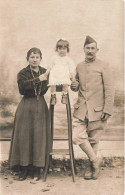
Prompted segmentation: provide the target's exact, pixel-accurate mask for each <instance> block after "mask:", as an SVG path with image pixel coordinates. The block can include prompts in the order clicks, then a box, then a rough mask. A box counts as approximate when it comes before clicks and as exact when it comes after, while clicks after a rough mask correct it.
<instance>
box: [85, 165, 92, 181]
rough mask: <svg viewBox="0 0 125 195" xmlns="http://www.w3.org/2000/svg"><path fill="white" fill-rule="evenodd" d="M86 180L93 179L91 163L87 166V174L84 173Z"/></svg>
mask: <svg viewBox="0 0 125 195" xmlns="http://www.w3.org/2000/svg"><path fill="white" fill-rule="evenodd" d="M84 179H87V180H89V179H92V165H91V163H89V164H88V165H87V166H86V169H85V173H84Z"/></svg>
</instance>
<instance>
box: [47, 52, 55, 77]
mask: <svg viewBox="0 0 125 195" xmlns="http://www.w3.org/2000/svg"><path fill="white" fill-rule="evenodd" d="M54 60H55V57H54V56H53V57H52V58H51V59H50V61H49V64H48V66H47V70H46V73H47V74H49V73H50V71H51V69H52V68H53V66H54Z"/></svg>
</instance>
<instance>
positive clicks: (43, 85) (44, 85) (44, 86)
mask: <svg viewBox="0 0 125 195" xmlns="http://www.w3.org/2000/svg"><path fill="white" fill-rule="evenodd" d="M44 72H46V69H44ZM44 72H43V73H44ZM48 82H49V76H48V78H47V80H45V81H42V82H41V95H44V94H45V93H46V92H47V90H48Z"/></svg>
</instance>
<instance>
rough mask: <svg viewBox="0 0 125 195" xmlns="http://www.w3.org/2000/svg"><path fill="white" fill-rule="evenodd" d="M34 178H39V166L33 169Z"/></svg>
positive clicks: (36, 179)
mask: <svg viewBox="0 0 125 195" xmlns="http://www.w3.org/2000/svg"><path fill="white" fill-rule="evenodd" d="M34 180H35V181H38V180H40V168H39V167H36V169H35V171H34Z"/></svg>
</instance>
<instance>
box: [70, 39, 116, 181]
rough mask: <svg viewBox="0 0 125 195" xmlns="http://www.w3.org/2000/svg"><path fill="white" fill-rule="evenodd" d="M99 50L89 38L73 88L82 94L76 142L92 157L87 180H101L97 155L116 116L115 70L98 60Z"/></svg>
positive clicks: (76, 109) (76, 115)
mask: <svg viewBox="0 0 125 195" xmlns="http://www.w3.org/2000/svg"><path fill="white" fill-rule="evenodd" d="M98 50H99V49H98V47H97V42H96V41H95V40H94V39H93V38H91V37H90V36H87V37H86V40H85V43H84V53H85V61H83V62H81V63H79V64H78V65H77V68H76V73H77V74H76V79H77V81H73V82H72V84H71V89H72V90H73V91H78V99H77V102H76V104H75V105H74V114H73V143H74V144H77V145H79V146H80V148H81V149H82V150H83V151H84V152H85V153H86V154H87V156H88V158H89V164H88V165H87V167H86V170H85V174H84V178H85V179H97V178H98V177H99V173H100V166H101V163H102V158H99V157H98V155H97V151H98V145H99V141H100V139H101V136H102V134H103V133H104V130H105V127H106V124H107V120H108V118H109V117H110V116H111V115H112V110H113V102H114V90H113V82H112V74H111V70H110V68H109V66H108V64H107V63H105V62H103V61H101V60H99V59H96V54H97V52H98Z"/></svg>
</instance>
